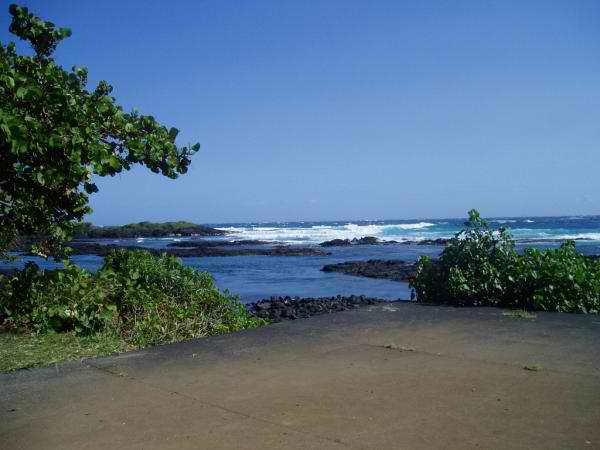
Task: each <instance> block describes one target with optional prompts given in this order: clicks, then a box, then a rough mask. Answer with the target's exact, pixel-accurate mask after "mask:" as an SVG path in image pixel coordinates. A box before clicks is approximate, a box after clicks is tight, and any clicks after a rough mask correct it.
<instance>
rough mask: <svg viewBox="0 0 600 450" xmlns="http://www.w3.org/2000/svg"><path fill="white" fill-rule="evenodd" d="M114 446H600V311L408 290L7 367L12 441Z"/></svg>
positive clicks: (0, 431)
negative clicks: (401, 297) (271, 321)
mask: <svg viewBox="0 0 600 450" xmlns="http://www.w3.org/2000/svg"><path fill="white" fill-rule="evenodd" d="M526 367H527V368H529V369H535V370H527V369H526ZM105 448H110V449H145V450H147V449H207V450H210V449H215V450H216V449H248V450H266V449H299V450H309V449H377V450H385V449H411V450H419V449H460V450H466V449H544V450H551V449H557V450H558V449H560V450H566V449H600V317H598V316H583V315H567V314H552V313H538V314H537V317H536V318H535V319H525V318H517V317H513V316H511V315H506V312H505V311H502V310H499V309H492V308H478V309H477V308H472V309H466V308H465V309H457V308H449V307H436V306H424V305H417V304H406V303H394V304H389V305H377V306H373V307H368V308H363V309H360V310H355V311H350V312H343V313H337V314H331V315H328V316H320V317H313V318H311V319H305V320H298V321H295V322H287V323H281V324H277V325H273V326H268V327H264V328H261V329H256V330H249V331H244V332H240V333H234V334H230V335H224V336H217V337H213V338H208V339H202V340H196V341H189V342H185V343H179V344H174V345H167V346H161V347H156V348H153V349H148V350H143V351H138V352H133V353H127V354H123V355H119V356H115V357H108V358H101V359H95V360H86V361H84V362H82V363H79V362H77V363H69V364H64V365H58V366H55V367H49V368H44V369H37V370H28V371H20V372H16V373H13V374H4V375H0V449H2V450H13V449H27V450H33V449H78V450H80V449H105Z"/></svg>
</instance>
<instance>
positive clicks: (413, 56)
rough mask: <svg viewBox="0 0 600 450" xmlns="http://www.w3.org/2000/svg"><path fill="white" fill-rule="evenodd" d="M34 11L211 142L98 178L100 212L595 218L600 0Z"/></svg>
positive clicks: (133, 218)
mask: <svg viewBox="0 0 600 450" xmlns="http://www.w3.org/2000/svg"><path fill="white" fill-rule="evenodd" d="M22 4H24V5H25V6H28V7H29V8H30V9H31V10H32V11H33V12H35V13H36V14H38V15H40V16H42V17H43V18H45V19H48V20H52V21H53V22H55V23H56V24H58V25H60V26H68V27H70V28H71V29H72V30H73V36H72V37H71V38H70V39H68V40H67V41H65V42H64V43H63V44H62V45H61V46H60V47H59V49H58V51H57V53H56V57H57V60H58V61H59V62H60V63H61V64H63V65H65V66H66V67H71V66H72V65H74V64H77V65H80V66H85V67H88V69H89V70H90V79H91V85H92V86H95V84H96V83H97V81H98V80H100V79H106V80H107V81H109V82H110V83H111V84H112V85H113V86H114V88H115V89H114V92H113V93H114V95H115V97H116V98H117V100H118V101H119V102H120V103H121V104H122V105H123V106H124V107H125V109H127V110H129V109H131V108H132V107H137V108H138V109H139V110H140V111H141V112H142V113H145V114H152V115H154V116H155V117H157V118H158V119H159V120H160V121H162V122H163V123H164V124H166V125H167V126H175V127H177V128H179V129H181V134H180V141H179V142H180V143H182V144H185V143H188V142H192V143H193V142H200V143H201V145H202V148H201V150H200V152H199V153H198V154H197V155H196V156H195V157H194V159H193V163H192V166H191V169H190V171H189V173H188V174H187V175H185V176H184V177H181V178H179V179H178V180H176V181H173V180H168V179H164V178H162V177H160V176H158V175H154V174H152V173H150V172H148V171H145V170H143V169H137V170H133V171H131V172H129V173H125V174H122V175H121V176H119V177H115V178H108V179H103V180H100V182H99V187H100V192H99V193H98V194H96V195H95V196H93V197H92V206H93V208H94V213H93V215H92V217H91V220H93V221H94V222H95V223H98V224H119V223H128V222H137V221H141V220H155V221H162V220H177V219H187V220H192V221H195V222H199V223H216V222H239V221H277V220H343V219H402V218H428V217H462V216H464V215H465V213H466V211H467V210H468V209H470V208H473V207H476V208H478V209H480V211H482V213H483V214H484V215H487V216H506V215H527V216H529V215H563V214H564V215H570V214H600V196H599V194H600V176H599V175H598V174H599V173H600V27H599V26H598V24H599V23H600V2H598V1H595V0H589V1H583V0H570V1H569V0H564V1H553V0H540V1H524V0H519V1H508V0H499V1H485V0H475V1H460V0H457V1H417V0H414V1H391V0H390V1H383V0H381V1H373V2H370V1H349V0H343V1H342V0H340V1H330V0H323V1H316V0H315V1H282V0H274V1H260V0H257V1H251V2H250V1H217V0H214V1H169V2H160V1H106V0H105V1H102V2H81V1H67V0H44V1H34V0H32V1H24V2H23V3H22ZM8 18H9V16H8V12H7V11H2V12H1V13H0V29H1V31H0V41H2V42H3V43H6V41H8V40H9V34H8V32H7V31H6V29H7V27H8V20H9V19H8Z"/></svg>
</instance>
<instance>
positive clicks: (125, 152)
mask: <svg viewBox="0 0 600 450" xmlns="http://www.w3.org/2000/svg"><path fill="white" fill-rule="evenodd" d="M9 12H10V14H11V15H12V22H11V25H10V28H9V30H10V32H11V33H13V34H14V35H16V36H17V37H19V38H20V39H22V40H25V41H27V42H29V44H30V45H31V47H32V49H33V52H34V54H33V55H32V56H27V55H20V54H18V53H17V50H16V45H15V44H14V43H12V42H11V43H9V44H8V45H6V46H4V45H2V44H0V180H1V181H0V255H2V254H5V252H6V251H7V250H9V249H10V248H11V246H12V244H13V242H14V240H15V239H16V237H17V236H20V235H21V236H22V235H36V236H45V237H46V238H45V239H44V240H43V241H42V242H40V243H38V245H36V247H35V251H36V252H37V253H39V254H40V255H43V256H48V255H60V254H61V248H62V246H61V243H62V242H64V241H65V240H66V239H68V238H69V237H70V236H71V235H72V232H73V227H74V226H75V225H76V223H77V222H80V221H81V220H82V218H83V217H84V216H85V215H86V214H88V213H89V212H90V211H91V209H90V207H89V206H88V197H89V195H90V194H92V193H94V192H97V191H98V188H97V186H96V184H95V183H94V181H93V176H106V175H111V176H113V175H115V174H117V173H120V172H122V171H123V170H129V169H130V168H131V167H132V166H134V165H136V164H141V165H144V166H146V167H148V168H149V169H150V170H151V171H153V172H155V173H161V174H162V175H165V176H167V177H170V178H176V177H177V176H178V174H183V173H185V172H186V171H187V168H188V165H189V164H190V156H191V155H192V154H193V153H195V152H196V151H197V150H198V149H199V144H195V145H192V146H187V147H178V146H177V145H176V144H175V140H176V137H177V134H178V130H177V129H175V128H170V129H168V128H166V127H164V126H163V125H161V124H159V123H158V122H157V121H156V120H155V119H154V117H152V116H144V115H141V114H139V113H138V112H136V111H133V112H131V113H125V112H124V111H123V108H122V107H121V106H119V105H118V104H117V103H116V100H115V98H114V97H111V96H110V93H111V91H112V87H111V86H110V85H109V84H108V83H107V82H105V81H100V82H99V83H98V85H97V86H96V88H95V89H93V90H91V91H88V90H87V80H88V72H87V70H86V69H84V68H81V67H73V68H72V69H71V70H70V71H67V70H65V69H63V68H62V67H60V66H58V65H57V64H56V63H55V61H54V59H53V58H52V55H53V53H54V50H55V49H56V47H57V45H58V44H59V43H60V42H61V41H62V40H63V39H66V38H67V37H69V36H70V35H71V31H70V30H69V29H67V28H57V27H56V26H55V25H54V24H53V23H52V22H46V21H43V20H42V19H40V18H38V17H36V16H34V15H33V14H30V13H29V11H28V10H27V8H24V7H20V6H17V5H11V6H10V8H9Z"/></svg>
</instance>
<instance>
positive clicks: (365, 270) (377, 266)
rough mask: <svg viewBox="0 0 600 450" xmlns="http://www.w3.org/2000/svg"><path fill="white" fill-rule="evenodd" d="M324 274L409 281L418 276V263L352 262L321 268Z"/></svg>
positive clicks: (375, 260)
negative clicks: (336, 273)
mask: <svg viewBox="0 0 600 450" xmlns="http://www.w3.org/2000/svg"><path fill="white" fill-rule="evenodd" d="M321 270H322V271H323V272H340V273H344V274H347V275H354V276H359V277H368V278H384V279H387V280H393V281H409V280H410V279H411V277H414V276H415V275H416V263H407V262H405V261H401V260H387V261H385V260H379V259H371V260H369V261H350V262H344V263H339V264H328V265H326V266H323V267H322V268H321Z"/></svg>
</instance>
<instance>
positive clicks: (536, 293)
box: [507, 241, 600, 313]
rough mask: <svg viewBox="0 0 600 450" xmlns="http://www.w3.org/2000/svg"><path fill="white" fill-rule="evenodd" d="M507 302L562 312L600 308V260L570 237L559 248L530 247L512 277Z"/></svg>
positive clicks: (597, 310) (530, 307)
mask: <svg viewBox="0 0 600 450" xmlns="http://www.w3.org/2000/svg"><path fill="white" fill-rule="evenodd" d="M511 282H512V283H511V288H512V291H511V292H510V296H509V299H508V302H507V305H508V306H516V307H520V308H527V309H538V310H543V311H562V312H582V313H598V312H600V261H599V260H597V259H593V258H590V257H587V256H584V255H582V254H581V253H579V252H578V251H577V250H576V248H575V243H574V242H572V241H567V242H565V243H564V244H563V245H561V247H560V248H559V249H555V250H545V251H543V252H542V251H539V250H537V249H535V248H527V249H526V250H525V252H524V254H523V256H521V257H519V258H518V259H517V263H516V265H515V266H514V269H513V271H512V277H511Z"/></svg>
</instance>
